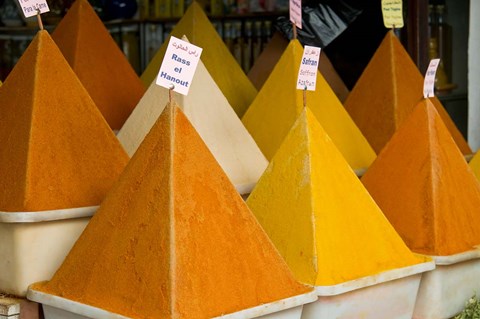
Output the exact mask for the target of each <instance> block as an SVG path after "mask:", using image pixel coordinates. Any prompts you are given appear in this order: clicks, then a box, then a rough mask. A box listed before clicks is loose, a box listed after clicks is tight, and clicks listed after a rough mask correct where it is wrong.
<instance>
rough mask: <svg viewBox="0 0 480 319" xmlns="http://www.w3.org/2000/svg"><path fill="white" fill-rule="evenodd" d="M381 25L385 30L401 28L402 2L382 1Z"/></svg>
mask: <svg viewBox="0 0 480 319" xmlns="http://www.w3.org/2000/svg"><path fill="white" fill-rule="evenodd" d="M382 15H383V24H384V25H385V27H386V28H389V29H393V28H402V27H403V3H402V0H382Z"/></svg>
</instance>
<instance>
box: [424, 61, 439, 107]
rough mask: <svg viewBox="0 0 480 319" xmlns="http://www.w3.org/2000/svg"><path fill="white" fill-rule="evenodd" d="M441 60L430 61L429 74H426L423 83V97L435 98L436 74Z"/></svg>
mask: <svg viewBox="0 0 480 319" xmlns="http://www.w3.org/2000/svg"><path fill="white" fill-rule="evenodd" d="M439 64H440V59H433V60H430V64H429V65H428V69H427V73H426V74H425V80H424V81H423V97H424V98H427V97H433V96H434V90H435V74H436V73H437V68H438V65H439Z"/></svg>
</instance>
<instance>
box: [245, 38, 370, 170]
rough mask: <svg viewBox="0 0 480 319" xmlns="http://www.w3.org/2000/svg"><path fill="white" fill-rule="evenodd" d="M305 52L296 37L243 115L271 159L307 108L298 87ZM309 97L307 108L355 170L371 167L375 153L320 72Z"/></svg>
mask: <svg viewBox="0 0 480 319" xmlns="http://www.w3.org/2000/svg"><path fill="white" fill-rule="evenodd" d="M302 55H303V47H302V45H301V44H300V42H298V40H292V41H291V42H290V44H289V45H288V47H287V49H286V50H285V52H284V53H283V55H282V57H281V58H280V61H279V62H278V63H277V65H276V66H275V68H274V69H273V71H272V73H271V74H270V76H269V78H268V80H267V81H266V82H265V84H264V85H263V87H262V89H261V90H260V92H259V93H258V95H257V97H256V98H255V100H254V101H253V103H252V105H251V106H250V107H249V108H248V110H247V112H246V113H245V115H244V116H243V118H242V122H243V124H245V127H246V128H247V130H248V131H249V132H250V134H251V135H252V136H253V138H254V139H255V141H256V142H257V145H258V146H259V147H260V149H261V150H262V152H263V154H265V157H267V159H268V160H270V159H272V158H273V155H274V154H275V152H276V151H277V150H278V148H279V147H280V144H281V143H282V141H283V139H284V138H285V136H287V134H288V131H289V130H290V128H291V127H292V125H293V124H294V123H295V120H296V119H297V117H298V116H299V115H300V113H301V112H302V110H303V92H302V91H301V90H297V88H296V85H297V84H296V79H297V76H298V69H299V67H300V63H301V59H302ZM306 96H307V107H308V108H309V109H310V110H311V111H312V112H313V114H315V116H316V118H317V119H318V121H319V122H320V123H321V125H322V126H323V127H324V128H325V130H326V131H327V133H328V134H329V136H330V137H331V138H332V140H333V142H334V143H335V145H336V146H337V147H338V149H339V150H340V152H342V154H343V156H344V157H345V158H346V159H347V162H348V163H349V164H350V165H351V166H352V167H353V168H355V169H356V168H365V167H368V166H369V165H370V164H371V163H372V162H373V160H374V159H375V156H376V155H375V152H374V151H373V149H372V148H371V147H370V145H369V144H368V142H367V140H366V139H365V137H364V136H363V135H362V133H361V132H360V130H359V129H358V127H357V126H356V125H355V123H354V122H353V120H352V119H351V118H350V116H349V115H348V113H347V112H346V111H345V109H344V107H343V105H342V104H341V103H340V101H339V100H338V99H337V97H336V96H335V93H333V91H332V89H331V88H330V86H329V85H328V83H327V82H326V81H325V79H324V78H323V76H322V75H321V74H317V83H316V90H315V91H307V93H306Z"/></svg>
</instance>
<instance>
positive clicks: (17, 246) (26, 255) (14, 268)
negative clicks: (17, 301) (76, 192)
mask: <svg viewBox="0 0 480 319" xmlns="http://www.w3.org/2000/svg"><path fill="white" fill-rule="evenodd" d="M97 208H98V206H92V207H82V208H72V209H60V210H52V211H40V212H0V292H4V293H8V294H12V295H16V296H19V297H23V296H25V295H26V293H27V289H28V286H29V285H30V284H32V283H34V282H37V281H44V280H49V279H50V278H51V277H52V276H53V274H54V273H55V271H56V270H57V268H58V267H60V264H61V263H62V262H63V260H64V258H65V256H66V255H67V254H68V252H69V251H70V249H71V248H72V246H73V244H74V243H75V241H76V240H77V239H78V237H79V236H80V234H81V233H82V231H83V229H84V228H85V227H86V226H87V223H88V221H89V220H90V218H91V216H93V214H94V213H95V211H96V210H97Z"/></svg>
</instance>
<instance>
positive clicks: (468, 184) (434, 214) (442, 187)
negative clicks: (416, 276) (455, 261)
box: [362, 99, 480, 256]
mask: <svg viewBox="0 0 480 319" xmlns="http://www.w3.org/2000/svg"><path fill="white" fill-rule="evenodd" d="M362 182H363V183H364V185H365V187H366V188H367V189H368V191H369V192H370V194H371V195H372V197H373V198H374V199H375V201H376V202H377V204H378V205H379V206H380V208H382V210H383V212H384V213H385V216H387V218H388V219H389V221H390V222H391V223H392V225H393V226H394V227H395V229H396V230H397V231H398V232H399V234H400V235H401V236H402V238H403V239H404V240H405V243H406V244H407V245H408V247H410V249H411V250H413V251H414V252H418V253H422V254H427V255H434V256H446V255H453V254H457V253H462V252H465V251H468V250H472V249H473V248H474V246H476V245H478V244H480V222H478V218H477V210H478V207H480V184H479V182H478V181H477V180H476V178H475V176H474V174H473V173H472V170H471V169H470V168H469V167H468V164H467V162H466V161H465V159H464V157H463V155H462V153H461V152H460V151H459V149H458V147H457V144H455V141H454V140H453V139H452V136H451V135H450V133H449V131H448V128H447V127H446V126H445V124H444V123H443V121H442V118H441V116H440V115H439V114H438V112H437V111H436V109H435V106H434V105H433V103H432V102H431V101H430V100H428V99H425V100H422V101H421V102H420V103H418V105H416V106H415V109H414V110H413V112H412V113H411V114H410V116H409V117H408V118H407V119H406V120H405V121H404V122H403V124H402V125H401V126H400V128H399V129H398V130H397V132H396V133H395V134H394V135H393V137H392V139H391V140H390V141H389V142H388V144H387V145H386V146H385V148H384V149H383V151H382V152H381V153H380V154H379V155H378V158H377V160H376V161H375V162H374V163H373V164H372V166H371V167H370V168H369V170H368V171H367V172H366V174H365V175H364V176H363V178H362Z"/></svg>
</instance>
